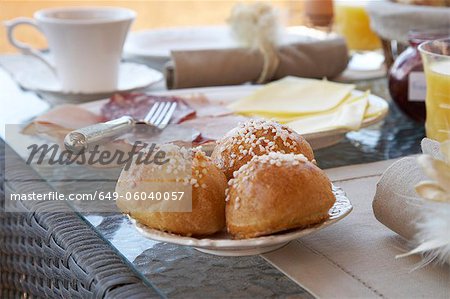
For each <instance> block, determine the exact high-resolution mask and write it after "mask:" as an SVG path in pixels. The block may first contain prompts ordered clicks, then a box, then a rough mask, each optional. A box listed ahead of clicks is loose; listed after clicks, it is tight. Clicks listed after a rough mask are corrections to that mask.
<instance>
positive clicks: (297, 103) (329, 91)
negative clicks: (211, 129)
mask: <svg viewBox="0 0 450 299" xmlns="http://www.w3.org/2000/svg"><path fill="white" fill-rule="evenodd" d="M354 88H355V85H353V84H343V83H334V82H329V81H325V80H316V79H304V78H297V77H286V78H284V79H281V80H278V81H275V82H272V83H269V84H267V85H265V86H264V87H262V88H260V89H258V90H256V91H255V92H254V93H253V94H251V95H249V96H247V97H245V98H243V99H241V100H239V101H236V102H234V103H232V104H231V105H230V106H229V108H231V109H232V110H234V111H236V112H238V113H271V114H286V115H306V114H314V113H321V112H324V111H328V110H331V109H333V108H335V107H337V106H339V105H340V104H341V103H342V102H343V101H345V100H346V99H347V97H348V95H349V94H350V93H351V91H352V90H353V89H354Z"/></svg>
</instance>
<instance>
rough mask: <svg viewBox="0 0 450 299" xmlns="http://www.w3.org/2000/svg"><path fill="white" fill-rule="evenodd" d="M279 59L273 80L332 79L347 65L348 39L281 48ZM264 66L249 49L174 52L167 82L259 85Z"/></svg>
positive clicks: (185, 85) (171, 84) (181, 85)
mask: <svg viewBox="0 0 450 299" xmlns="http://www.w3.org/2000/svg"><path fill="white" fill-rule="evenodd" d="M277 56H278V59H279V65H278V67H277V69H276V70H275V72H274V74H273V76H272V78H270V80H277V79H280V78H283V77H285V76H297V77H308V78H324V77H326V78H333V77H336V76H337V75H339V74H340V73H341V72H342V71H343V70H345V68H346V67H347V63H348V51H347V46H346V43H345V40H344V39H343V38H341V37H338V36H333V37H329V38H327V39H324V40H305V41H299V42H295V43H291V44H287V45H282V46H280V47H278V49H277ZM263 65H264V58H263V55H262V54H261V52H260V51H259V50H251V49H248V48H234V49H223V50H198V51H197V50H196V51H172V53H171V61H170V62H169V63H168V64H167V65H166V70H165V71H166V83H167V87H168V88H171V89H172V88H188V87H201V86H221V85H236V84H242V83H246V82H256V81H257V80H258V78H259V77H260V74H261V72H262V70H263Z"/></svg>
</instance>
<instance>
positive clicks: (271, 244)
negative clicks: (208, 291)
mask: <svg viewBox="0 0 450 299" xmlns="http://www.w3.org/2000/svg"><path fill="white" fill-rule="evenodd" d="M333 193H334V195H335V197H336V202H335V204H334V205H333V207H332V208H331V209H330V211H329V212H328V214H329V216H330V217H329V218H328V219H327V220H326V221H324V222H322V223H319V224H316V225H313V226H311V227H309V228H299V229H293V230H289V231H285V232H281V233H277V234H273V235H269V236H263V237H258V238H251V239H242V240H234V239H232V237H231V236H230V235H228V234H227V233H225V232H223V233H218V234H215V235H212V236H209V237H207V238H194V237H184V236H179V235H175V234H171V233H166V232H162V231H159V230H156V229H151V228H149V227H147V226H145V225H142V224H139V223H137V222H136V221H135V220H133V219H132V218H130V220H131V222H132V223H133V224H134V225H135V226H136V228H137V230H138V231H139V232H140V233H141V234H142V235H143V236H144V237H146V238H149V239H152V240H156V241H160V242H166V243H172V244H177V245H184V246H192V247H194V248H195V249H197V250H199V251H201V252H205V253H209V254H214V255H221V256H244V255H256V254H262V253H265V252H269V251H273V250H275V249H278V248H281V247H283V246H284V245H286V244H288V243H289V242H290V241H292V240H295V239H298V238H300V237H303V236H306V235H309V234H311V233H314V232H317V231H319V230H321V229H323V228H325V227H327V226H330V225H332V224H334V223H336V222H338V221H339V220H342V219H343V218H345V217H346V216H347V215H348V214H350V212H351V211H352V209H353V207H352V204H351V203H350V200H349V199H348V198H347V197H346V195H345V192H344V191H343V190H342V189H341V188H339V187H336V186H333Z"/></svg>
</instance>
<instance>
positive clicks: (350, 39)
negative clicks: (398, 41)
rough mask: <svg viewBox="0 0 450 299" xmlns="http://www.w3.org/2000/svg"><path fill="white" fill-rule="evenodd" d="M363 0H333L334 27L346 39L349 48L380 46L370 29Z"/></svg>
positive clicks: (355, 49) (364, 48) (368, 48)
mask: <svg viewBox="0 0 450 299" xmlns="http://www.w3.org/2000/svg"><path fill="white" fill-rule="evenodd" d="M367 4H368V1H365V0H335V1H334V27H335V30H336V31H337V32H338V33H339V34H341V35H342V36H343V37H344V38H345V39H346V41H347V45H348V47H349V49H350V50H354V51H373V50H376V49H379V48H381V41H380V39H379V38H378V36H377V35H376V34H375V33H374V32H373V31H372V30H371V29H370V18H369V15H368V14H367V10H366V5H367Z"/></svg>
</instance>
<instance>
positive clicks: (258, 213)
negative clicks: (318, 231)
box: [226, 152, 336, 239]
mask: <svg viewBox="0 0 450 299" xmlns="http://www.w3.org/2000/svg"><path fill="white" fill-rule="evenodd" d="M228 184H229V189H227V199H226V200H227V204H226V222H227V230H228V232H229V233H230V234H231V235H233V236H234V237H235V238H237V239H243V238H252V237H257V236H263V235H268V234H272V233H276V232H280V231H283V230H288V229H293V228H298V227H306V226H309V225H312V224H316V223H319V222H322V221H324V220H325V219H327V218H328V211H329V209H330V208H331V207H332V206H333V204H334V202H335V201H336V198H335V196H334V194H333V192H332V186H331V182H330V180H329V179H328V177H327V176H326V175H325V173H324V172H323V171H322V170H321V169H320V168H318V167H317V166H316V165H314V164H313V163H311V162H309V161H308V159H307V158H306V157H305V156H303V155H295V154H282V153H279V152H278V153H269V154H267V155H263V156H255V157H253V158H252V160H251V161H250V162H249V163H247V164H246V165H244V166H242V167H241V168H240V169H239V170H238V171H237V172H236V173H235V177H234V178H233V179H231V180H230V181H229V182H228Z"/></svg>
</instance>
